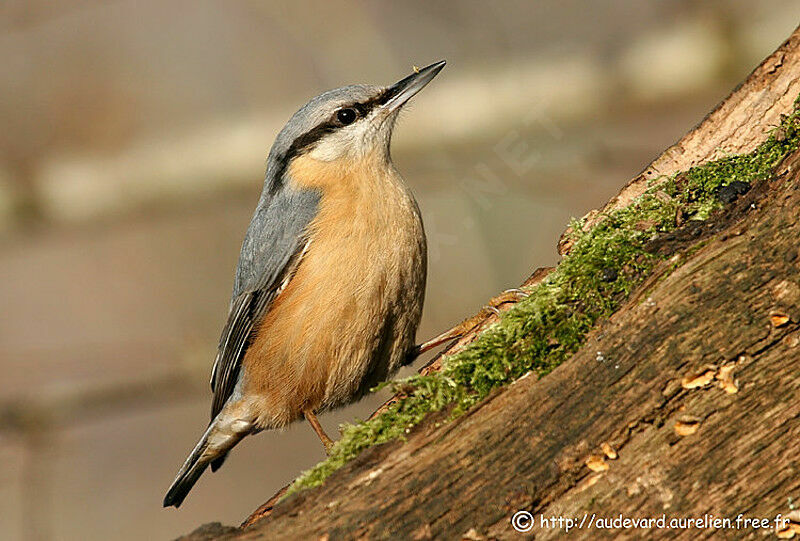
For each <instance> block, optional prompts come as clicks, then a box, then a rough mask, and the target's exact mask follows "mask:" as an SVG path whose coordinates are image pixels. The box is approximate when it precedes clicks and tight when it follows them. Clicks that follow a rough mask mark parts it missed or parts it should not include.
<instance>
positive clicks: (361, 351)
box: [243, 157, 426, 427]
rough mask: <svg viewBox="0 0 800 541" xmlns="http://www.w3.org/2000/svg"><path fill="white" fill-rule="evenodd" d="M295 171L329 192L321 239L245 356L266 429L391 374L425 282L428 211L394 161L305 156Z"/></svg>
mask: <svg viewBox="0 0 800 541" xmlns="http://www.w3.org/2000/svg"><path fill="white" fill-rule="evenodd" d="M289 172H290V176H291V178H292V182H294V183H296V184H297V185H298V186H302V187H314V188H317V189H319V190H320V191H321V192H322V199H321V202H320V209H319V213H318V215H317V217H316V218H315V219H314V220H313V221H312V223H311V225H310V239H311V244H310V246H309V248H308V250H307V252H306V254H305V256H304V257H303V260H302V262H301V263H300V266H299V267H298V269H297V272H296V274H295V276H294V277H293V278H292V280H291V281H290V282H289V284H288V285H287V287H286V289H285V290H284V291H283V292H282V293H281V294H280V295H279V297H278V298H277V299H276V300H275V302H274V304H273V306H272V307H271V309H270V310H269V312H268V313H267V315H266V316H265V317H264V319H263V320H262V322H261V323H260V325H259V326H258V329H257V332H256V335H255V339H254V340H253V341H252V343H251V346H250V348H249V349H248V351H247V353H246V355H245V358H244V361H243V367H244V370H245V373H244V374H245V376H244V389H243V390H244V393H245V395H246V396H247V395H249V396H251V397H253V398H257V400H258V402H259V408H258V409H259V410H260V411H261V412H262V414H261V417H262V419H261V422H260V423H259V424H261V425H262V426H264V427H267V426H269V427H271V426H283V425H285V424H288V423H289V422H291V421H293V420H295V419H297V418H298V417H299V416H300V415H301V414H302V411H303V410H304V409H313V410H315V411H319V410H321V409H326V408H332V407H336V406H339V405H343V404H346V403H348V402H350V401H352V400H354V399H357V398H359V397H360V396H361V395H362V394H363V393H364V392H365V391H366V390H368V388H369V387H370V386H372V385H374V384H375V383H377V382H378V381H379V380H382V379H385V378H386V377H388V376H389V375H390V374H391V373H392V372H393V371H394V370H396V368H397V367H398V366H399V363H400V362H401V361H402V358H403V356H404V354H405V352H406V351H407V350H408V348H409V347H411V346H412V345H413V343H414V335H415V333H416V328H417V325H418V323H419V318H420V316H421V313H422V300H423V295H424V289H425V265H426V261H425V237H424V232H423V230H422V223H421V221H420V218H419V212H418V210H417V206H416V203H415V202H414V200H413V197H412V196H411V194H410V192H409V191H408V189H407V188H406V187H405V185H404V184H403V182H402V179H400V177H399V175H397V174H396V173H395V172H394V169H393V168H392V167H391V166H390V165H388V166H387V164H385V163H384V164H380V163H374V162H372V161H370V160H364V162H363V163H360V164H358V165H356V166H353V164H352V163H350V164H349V165H348V167H346V168H345V167H343V166H342V164H338V163H336V162H319V161H316V160H312V159H310V158H307V157H301V158H298V159H296V160H295V161H294V162H293V163H292V164H291V166H290V169H289Z"/></svg>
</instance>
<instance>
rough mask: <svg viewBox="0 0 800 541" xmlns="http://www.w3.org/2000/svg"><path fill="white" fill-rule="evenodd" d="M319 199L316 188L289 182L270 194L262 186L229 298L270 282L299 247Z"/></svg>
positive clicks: (314, 213)
mask: <svg viewBox="0 0 800 541" xmlns="http://www.w3.org/2000/svg"><path fill="white" fill-rule="evenodd" d="M319 200H320V194H319V193H318V192H316V191H313V190H298V189H295V188H293V187H291V185H290V183H289V182H282V183H281V185H280V187H279V188H278V190H277V191H276V192H275V193H274V194H270V193H269V191H268V190H267V189H266V187H265V190H264V192H263V193H262V194H261V199H260V200H259V202H258V206H257V207H256V210H255V213H254V214H253V218H252V220H251V221H250V226H249V227H248V228H247V233H246V235H245V238H244V242H243V243H242V251H241V254H240V255H239V264H238V266H237V268H236V279H235V282H234V286H233V295H232V299H235V298H236V297H238V296H239V295H240V294H241V293H243V292H244V291H255V290H258V289H261V288H264V287H267V286H270V285H272V284H273V282H274V281H275V280H276V279H277V278H278V277H279V275H280V274H281V272H282V271H283V269H284V268H285V266H286V264H287V262H288V261H289V259H290V258H291V257H292V256H293V255H294V253H295V252H296V251H297V250H298V249H299V248H300V247H301V242H302V240H303V237H304V234H305V230H306V227H307V226H308V224H309V223H310V222H311V220H313V219H314V216H316V213H317V208H318V206H319Z"/></svg>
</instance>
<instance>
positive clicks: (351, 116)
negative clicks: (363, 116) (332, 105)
mask: <svg viewBox="0 0 800 541" xmlns="http://www.w3.org/2000/svg"><path fill="white" fill-rule="evenodd" d="M356 117H358V113H356V110H355V109H350V108H349V107H347V108H345V109H339V110H338V111H336V120H338V121H339V123H340V124H341V125H342V126H347V125H348V124H352V123H353V122H355V121H356Z"/></svg>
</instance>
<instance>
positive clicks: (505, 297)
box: [406, 287, 528, 364]
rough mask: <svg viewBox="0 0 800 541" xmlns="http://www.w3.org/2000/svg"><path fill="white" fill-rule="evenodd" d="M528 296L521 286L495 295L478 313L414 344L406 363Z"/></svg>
mask: <svg viewBox="0 0 800 541" xmlns="http://www.w3.org/2000/svg"><path fill="white" fill-rule="evenodd" d="M526 297H528V293H526V292H525V291H523V290H522V289H519V288H516V287H515V288H512V289H506V290H505V291H503V292H502V293H500V294H499V295H497V296H496V297H493V298H491V299H490V300H489V303H488V304H487V305H486V306H484V307H483V309H481V311H480V312H478V313H477V314H476V315H474V316H472V317H471V318H469V319H465V320H464V321H462V322H461V323H459V324H458V325H456V326H455V327H453V328H452V329H449V330H447V331H445V332H443V333H442V334H440V335H438V336H436V337H434V338H431V339H430V340H428V341H427V342H424V343H422V344H420V345H418V346H414V348H413V350H412V351H411V353H410V354H409V356H408V357H409V359H408V361H407V363H406V364H410V363H411V362H413V360H414V359H416V358H417V357H419V356H420V355H422V354H423V353H425V352H426V351H429V350H431V349H433V348H435V347H437V346H440V345H442V344H444V343H445V342H449V341H451V340H455V339H456V338H460V337H462V336H464V335H465V334H467V333H468V332H470V331H471V330H472V329H474V328H475V327H476V326H477V325H478V324H480V323H481V322H482V321H483V320H484V319H486V317H487V316H488V315H489V313H490V312H492V313H494V314H496V315H500V307H501V306H503V305H505V304H516V303H518V302H519V301H521V300H522V299H524V298H526Z"/></svg>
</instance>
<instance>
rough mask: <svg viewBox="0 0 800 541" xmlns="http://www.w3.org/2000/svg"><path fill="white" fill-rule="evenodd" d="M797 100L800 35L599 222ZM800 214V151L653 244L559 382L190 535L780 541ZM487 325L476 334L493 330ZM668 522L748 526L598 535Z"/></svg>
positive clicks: (433, 427) (789, 464)
mask: <svg viewBox="0 0 800 541" xmlns="http://www.w3.org/2000/svg"><path fill="white" fill-rule="evenodd" d="M798 94H800V29H799V30H796V31H795V33H794V34H793V35H792V36H791V37H790V38H789V39H788V40H787V41H786V42H785V43H784V44H783V45H782V46H781V47H780V48H779V49H778V50H777V51H776V52H775V53H773V54H772V55H771V56H770V57H768V58H767V59H766V60H765V61H764V62H763V63H762V64H761V65H760V66H759V67H758V68H756V70H754V72H753V73H752V74H751V75H750V76H749V78H748V79H747V80H746V81H745V82H744V83H743V84H742V85H741V86H740V87H739V88H737V89H736V90H735V91H734V92H733V93H732V94H731V95H730V96H729V97H728V98H726V100H724V101H723V102H722V103H721V104H720V105H719V106H718V107H717V108H716V109H715V110H714V111H713V112H712V113H710V114H709V115H708V116H707V117H706V118H705V119H704V120H703V122H702V123H700V124H699V125H698V126H697V127H695V128H694V129H692V130H691V131H690V132H689V133H688V134H687V135H686V136H685V137H683V138H682V139H681V140H680V141H679V142H678V143H676V144H675V145H673V146H672V147H670V148H669V149H667V150H666V151H665V152H664V154H662V155H661V156H660V157H659V158H657V159H656V160H655V161H654V162H653V163H652V164H650V165H649V166H648V167H647V168H646V169H645V170H644V171H643V172H642V173H641V174H640V175H638V176H637V177H636V178H634V179H633V180H632V181H631V182H630V183H628V185H627V186H626V187H625V188H624V189H623V190H622V191H621V193H620V194H619V195H618V196H617V197H615V198H614V199H612V200H611V201H610V202H609V203H608V205H607V206H606V207H605V208H604V209H602V210H600V211H596V212H593V213H590V215H589V216H588V219H587V221H586V227H592V226H593V225H594V224H596V223H598V221H599V220H601V219H602V216H603V215H604V213H605V212H608V211H609V210H611V209H615V208H620V207H624V206H626V205H629V204H631V202H632V201H633V200H634V199H635V198H636V197H638V196H639V195H641V194H642V193H643V191H644V189H645V187H646V185H647V183H648V181H652V180H653V179H656V178H657V177H659V176H660V175H670V174H672V173H675V172H678V171H683V170H686V169H688V168H689V167H691V166H693V165H698V164H700V163H703V162H706V161H709V160H712V159H715V158H717V157H719V156H720V153H743V152H748V151H751V150H753V149H754V148H756V146H758V145H759V144H760V143H761V142H763V141H764V140H765V139H766V137H767V134H768V131H769V130H770V129H771V128H774V127H775V126H777V125H778V124H779V123H780V118H781V115H782V114H787V113H789V112H791V111H792V109H793V102H794V100H795V98H796V97H797V96H798ZM799 209H800V151H795V152H793V153H792V154H790V155H789V156H787V157H786V158H785V159H784V160H783V161H782V162H781V164H780V165H779V166H778V167H776V168H775V170H774V171H773V174H772V175H771V177H770V178H769V179H767V180H764V181H761V182H757V183H755V184H754V185H753V187H752V189H751V190H750V191H749V192H748V193H747V194H746V195H745V196H743V197H741V198H739V199H738V200H737V201H736V202H735V203H733V204H731V205H729V206H727V207H726V208H725V209H723V210H722V211H720V212H717V213H715V214H713V215H712V216H711V217H710V218H709V219H708V220H706V221H705V222H702V223H699V224H698V223H693V224H687V225H685V226H683V227H682V228H680V229H678V230H677V231H676V232H674V233H672V234H671V235H669V237H668V238H663V239H660V240H659V241H657V243H656V244H657V246H656V249H659V250H661V251H662V253H667V254H669V255H672V256H673V257H672V258H671V259H670V260H669V261H666V262H665V263H664V264H662V265H660V266H659V267H657V268H656V269H655V270H654V271H653V272H652V273H651V275H650V276H648V278H647V279H646V280H645V282H644V283H642V284H641V285H640V286H639V287H638V288H637V289H636V291H635V292H634V293H633V294H632V295H631V296H630V298H629V299H628V300H627V301H626V302H625V303H624V305H623V306H622V307H621V308H620V309H619V310H617V312H616V313H615V314H613V316H612V317H610V318H608V319H606V320H604V321H602V322H600V323H598V324H597V325H596V326H595V328H594V329H593V330H592V331H591V333H590V335H589V337H588V339H587V340H586V342H585V343H584V345H583V346H582V347H581V348H580V350H579V351H578V352H577V353H575V354H574V355H573V356H572V357H570V358H569V359H568V360H566V361H565V362H564V363H563V364H561V365H560V366H559V367H558V368H556V369H555V370H554V371H553V372H551V373H550V374H548V375H547V376H545V377H542V378H536V377H535V376H529V377H523V378H521V379H519V380H517V381H516V382H515V383H513V384H511V385H508V386H506V387H503V388H501V389H499V390H497V391H495V392H493V393H492V394H490V395H489V397H487V398H486V399H485V400H483V401H482V402H480V403H479V404H478V405H476V406H475V407H473V408H472V409H471V410H470V411H469V412H468V413H466V414H464V415H462V416H460V417H458V418H456V419H455V420H453V421H451V422H448V423H437V421H441V420H442V419H443V418H444V416H445V415H446V414H444V413H440V414H434V415H431V416H429V419H427V420H426V421H425V422H424V423H423V424H422V425H421V426H418V427H417V428H415V429H414V430H413V431H412V433H411V434H410V435H409V437H408V440H407V441H406V442H392V443H388V444H384V445H381V446H378V447H374V448H371V449H369V450H367V451H365V452H363V453H362V454H361V455H360V456H359V457H358V458H357V459H356V460H354V461H353V462H351V463H350V464H348V465H346V466H345V467H343V468H342V469H341V470H339V471H338V472H336V473H334V474H333V475H332V476H331V477H329V478H328V479H327V481H326V482H325V483H324V485H323V486H321V487H318V488H316V489H312V490H306V491H303V492H300V493H298V494H295V495H293V496H291V497H289V498H287V499H286V500H284V501H282V502H280V503H279V504H277V505H275V507H274V508H273V507H272V506H271V505H268V506H266V507H265V508H263V509H261V510H260V512H259V513H258V514H257V516H256V517H254V521H251V522H252V524H251V525H249V526H248V527H246V528H244V529H226V528H218V527H209V526H206V527H204V528H205V529H204V530H198V531H196V532H194V533H193V534H190V535H189V536H187V537H186V538H185V539H211V538H221V539H254V538H264V539H330V540H335V539H353V538H368V539H384V538H386V539H388V538H391V539H493V538H496V539H520V538H525V537H527V538H532V537H534V536H535V538H537V539H549V538H554V537H557V536H559V535H562V534H563V533H564V532H565V530H566V529H567V526H568V525H569V524H568V523H567V522H566V519H573V520H575V523H573V524H571V525H569V526H570V528H572V531H571V532H570V533H572V535H574V536H575V537H577V538H585V539H596V538H598V537H607V538H612V537H613V538H618V537H621V538H632V539H638V538H641V537H643V536H644V535H647V536H648V537H653V538H670V539H672V538H676V537H677V538H686V539H689V538H696V537H714V538H716V537H718V536H719V537H728V538H757V537H758V538H760V537H762V536H763V534H764V533H767V532H765V531H764V529H761V528H758V529H755V528H753V522H752V520H753V519H756V518H757V519H768V521H769V524H768V527H767V528H766V530H769V532H768V533H769V534H770V535H772V536H774V535H775V534H776V529H775V524H776V523H775V518H776V516H777V515H778V514H781V515H783V516H784V517H785V516H786V515H788V514H789V513H790V512H791V511H792V510H793V507H794V505H795V503H793V501H792V498H795V499H800V458H799V457H798V451H800V401H798V400H797V396H798V392H800V377H798V376H797V375H796V371H797V369H798V366H799V365H800V363H799V361H800V244H799V243H798V239H800V220H798V210H799ZM569 248H570V246H569V244H568V243H566V242H562V243H561V251H562V252H563V253H566V252H568V251H569ZM676 264H679V266H678V268H677V269H675V270H672V269H673V268H674V267H675V265H676ZM485 315H486V316H487V317H482V318H478V319H477V320H476V331H475V332H477V330H478V329H479V328H480V327H482V326H483V325H485V322H486V321H488V320H489V319H490V318H491V317H495V316H494V315H491V316H489V315H488V314H485ZM469 340H470V337H466V338H465V339H462V340H461V341H460V343H462V344H463V343H465V342H468V341H469ZM435 369H436V365H435V364H434V365H433V367H432V368H428V370H435ZM520 510H524V511H528V512H530V513H531V516H532V517H533V519H534V524H533V528H532V529H531V530H530V531H528V532H526V533H519V532H517V531H515V530H514V529H513V528H512V525H511V520H510V519H511V517H512V515H514V513H516V512H517V511H520ZM798 514H799V515H800V513H798ZM662 515H663V516H664V517H665V519H666V520H667V521H668V520H670V519H672V518H675V519H683V520H685V519H687V518H688V517H693V518H698V517H699V518H701V519H702V518H703V517H704V515H713V518H706V520H710V521H713V520H714V519H715V518H716V519H731V521H732V522H731V525H730V527H728V528H719V527H717V528H715V527H713V522H711V523H709V524H710V525H711V526H712V527H708V528H705V527H703V528H698V527H680V525H678V526H677V527H675V528H673V529H669V528H668V527H667V528H661V527H660V526H659V525H653V526H652V527H650V528H645V529H635V528H624V527H616V528H614V527H613V526H614V525H615V524H613V523H611V524H609V527H610V528H611V529H606V528H603V527H602V526H604V525H605V523H604V520H605V519H613V518H617V517H620V516H622V517H623V518H659V517H661V516H662ZM740 515H741V519H740V522H735V520H736V517H738V516H740ZM792 516H793V518H796V517H794V515H792ZM552 517H555V518H556V520H557V519H558V517H563V520H562V521H561V522H560V523H559V522H557V521H556V522H552V520H551V518H552ZM256 519H257V520H256ZM744 519H749V520H750V521H751V522H749V523H748V524H749V526H746V525H745V523H744ZM543 520H544V521H546V524H545V522H543ZM582 520H583V521H584V523H583V525H582V527H580V528H579V527H578V523H580V522H581V521H582ZM797 522H798V523H800V519H798V520H797ZM590 524H591V526H590ZM704 524H706V523H704ZM684 525H685V523H684ZM761 525H762V523H759V526H761ZM737 527H738V528H737ZM214 528H217V529H214ZM792 528H793V527H792V526H791V525H790V524H787V525H786V526H785V527H781V528H778V530H780V531H781V536H786V537H788V536H790V535H794V534H795V530H793V529H792ZM796 533H797V534H800V524H798V526H797V529H796Z"/></svg>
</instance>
